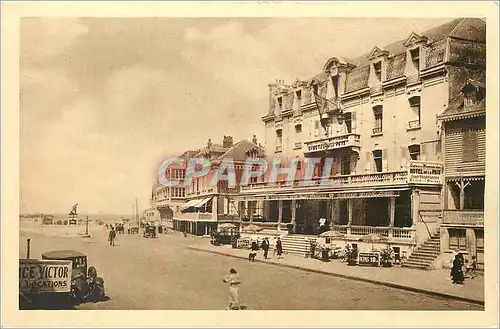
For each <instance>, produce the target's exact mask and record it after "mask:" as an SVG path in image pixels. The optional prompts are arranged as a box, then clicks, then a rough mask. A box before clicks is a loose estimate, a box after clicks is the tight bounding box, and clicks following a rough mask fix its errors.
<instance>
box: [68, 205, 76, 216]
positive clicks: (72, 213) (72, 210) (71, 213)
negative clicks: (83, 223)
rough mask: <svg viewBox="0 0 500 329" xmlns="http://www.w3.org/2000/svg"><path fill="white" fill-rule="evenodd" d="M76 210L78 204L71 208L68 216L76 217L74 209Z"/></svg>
mask: <svg viewBox="0 0 500 329" xmlns="http://www.w3.org/2000/svg"><path fill="white" fill-rule="evenodd" d="M77 208H78V203H77V204H75V205H74V206H73V209H71V212H70V213H69V214H70V215H74V216H76V215H78V214H77V212H76V209H77Z"/></svg>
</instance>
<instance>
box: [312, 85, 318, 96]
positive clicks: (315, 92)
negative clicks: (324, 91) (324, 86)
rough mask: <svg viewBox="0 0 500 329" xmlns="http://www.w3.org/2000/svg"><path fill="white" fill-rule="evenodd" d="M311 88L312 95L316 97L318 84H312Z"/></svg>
mask: <svg viewBox="0 0 500 329" xmlns="http://www.w3.org/2000/svg"><path fill="white" fill-rule="evenodd" d="M312 87H313V93H314V94H315V95H317V94H318V84H317V83H314V84H313V85H312Z"/></svg>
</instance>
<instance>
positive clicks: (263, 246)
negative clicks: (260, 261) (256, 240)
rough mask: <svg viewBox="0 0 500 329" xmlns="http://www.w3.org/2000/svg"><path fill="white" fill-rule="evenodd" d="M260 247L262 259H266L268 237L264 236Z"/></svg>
mask: <svg viewBox="0 0 500 329" xmlns="http://www.w3.org/2000/svg"><path fill="white" fill-rule="evenodd" d="M261 248H262V250H264V259H267V253H268V252H269V240H268V238H264V240H262V245H261Z"/></svg>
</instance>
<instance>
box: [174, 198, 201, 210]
mask: <svg viewBox="0 0 500 329" xmlns="http://www.w3.org/2000/svg"><path fill="white" fill-rule="evenodd" d="M200 201H202V200H200V199H194V200H190V201H188V202H186V203H185V204H183V205H182V206H180V207H179V208H180V209H181V210H184V209H188V208H191V207H194V205H195V204H197V203H198V202H200Z"/></svg>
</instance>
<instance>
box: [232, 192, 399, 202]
mask: <svg viewBox="0 0 500 329" xmlns="http://www.w3.org/2000/svg"><path fill="white" fill-rule="evenodd" d="M397 196H399V193H398V192H395V191H372V192H343V193H314V194H300V193H296V194H273V195H261V196H259V195H255V196H248V197H240V198H238V199H241V200H269V201H275V200H328V199H354V198H390V197H397Z"/></svg>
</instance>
